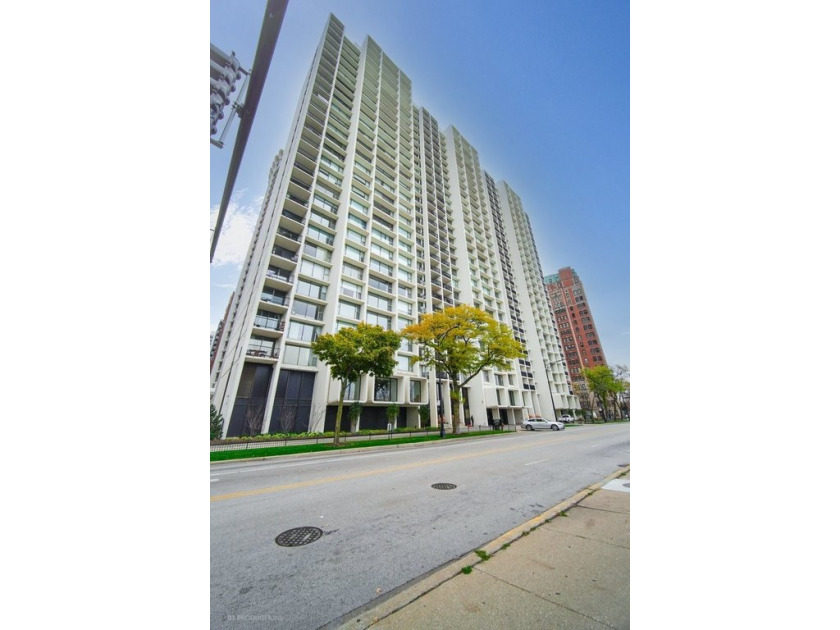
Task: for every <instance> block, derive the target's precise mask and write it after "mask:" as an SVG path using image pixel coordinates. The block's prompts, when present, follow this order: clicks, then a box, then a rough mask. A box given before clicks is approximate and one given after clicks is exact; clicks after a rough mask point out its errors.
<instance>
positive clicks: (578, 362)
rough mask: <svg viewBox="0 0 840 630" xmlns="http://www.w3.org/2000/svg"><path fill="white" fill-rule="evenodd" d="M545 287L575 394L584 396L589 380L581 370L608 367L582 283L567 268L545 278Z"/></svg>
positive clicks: (570, 269) (569, 268)
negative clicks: (598, 366)
mask: <svg viewBox="0 0 840 630" xmlns="http://www.w3.org/2000/svg"><path fill="white" fill-rule="evenodd" d="M545 286H546V289H547V290H548V299H549V302H550V303H551V310H552V312H553V313H554V318H555V321H556V323H557V330H558V332H559V333H560V343H561V345H562V346H563V350H564V352H565V353H566V357H567V360H568V363H569V372H570V373H571V377H572V384H573V386H574V390H575V392H576V393H582V392H585V391H586V379H585V378H584V377H583V374H582V373H581V370H582V369H583V368H592V367H595V366H597V365H607V360H606V359H605V358H604V351H603V347H602V345H601V339H600V338H599V337H598V330H597V329H596V328H595V318H594V317H593V315H592V313H591V309H590V307H589V302H588V300H587V299H586V291H584V290H583V283H582V282H581V281H580V278H579V277H578V274H577V272H576V271H575V270H574V269H572V268H571V267H564V268H563V269H560V270H559V271H558V272H557V273H555V274H552V275H550V276H546V277H545Z"/></svg>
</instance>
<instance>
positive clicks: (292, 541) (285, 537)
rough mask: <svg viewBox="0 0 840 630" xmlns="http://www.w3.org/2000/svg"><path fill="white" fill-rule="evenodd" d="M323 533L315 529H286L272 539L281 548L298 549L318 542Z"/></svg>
mask: <svg viewBox="0 0 840 630" xmlns="http://www.w3.org/2000/svg"><path fill="white" fill-rule="evenodd" d="M323 533H324V532H323V531H322V530H320V529H318V528H317V527H295V528H294V529H287V530H286V531H285V532H283V533H282V534H280V535H279V536H277V538H275V539H274V542H276V543H277V544H278V545H280V546H281V547H300V546H302V545H308V544H309V543H312V542H315V541H316V540H318V539H319V538H320V537H321V535H322V534H323Z"/></svg>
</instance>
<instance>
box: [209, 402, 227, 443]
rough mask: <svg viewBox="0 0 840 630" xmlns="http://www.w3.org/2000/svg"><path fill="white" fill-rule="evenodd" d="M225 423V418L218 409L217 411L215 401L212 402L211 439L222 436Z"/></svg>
mask: <svg viewBox="0 0 840 630" xmlns="http://www.w3.org/2000/svg"><path fill="white" fill-rule="evenodd" d="M224 423H225V419H224V418H223V417H222V414H220V413H219V412H218V411H216V406H215V405H214V404H213V403H210V439H211V440H218V439H219V438H220V437H222V426H223V425H224Z"/></svg>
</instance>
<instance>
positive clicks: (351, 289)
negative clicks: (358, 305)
mask: <svg viewBox="0 0 840 630" xmlns="http://www.w3.org/2000/svg"><path fill="white" fill-rule="evenodd" d="M341 294H342V295H346V296H348V297H352V298H356V299H357V300H361V299H362V287H360V286H359V285H358V284H354V283H352V282H349V281H348V280H342V281H341Z"/></svg>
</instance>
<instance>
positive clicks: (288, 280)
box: [265, 269, 295, 284]
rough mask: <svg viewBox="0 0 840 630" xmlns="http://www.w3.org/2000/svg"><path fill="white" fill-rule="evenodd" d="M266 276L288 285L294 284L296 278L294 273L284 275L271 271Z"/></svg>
mask: <svg viewBox="0 0 840 630" xmlns="http://www.w3.org/2000/svg"><path fill="white" fill-rule="evenodd" d="M265 275H267V276H268V277H270V278H274V279H275V280H280V281H282V282H286V283H288V284H292V280H293V279H294V277H295V275H294V274H292V273H287V274H285V275H284V274H282V273H277V272H276V271H271V270H270V269H269V270H268V271H266V272H265Z"/></svg>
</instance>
